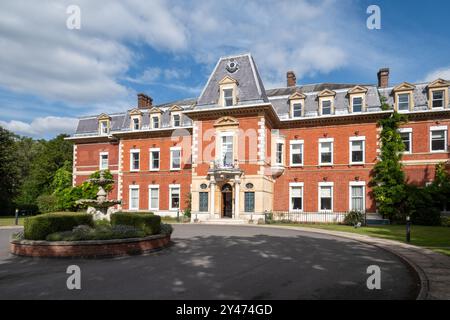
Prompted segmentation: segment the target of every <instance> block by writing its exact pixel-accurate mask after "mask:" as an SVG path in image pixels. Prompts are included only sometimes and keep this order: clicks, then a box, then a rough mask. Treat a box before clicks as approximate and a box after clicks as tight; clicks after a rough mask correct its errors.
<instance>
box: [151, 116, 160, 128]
mask: <svg viewBox="0 0 450 320" xmlns="http://www.w3.org/2000/svg"><path fill="white" fill-rule="evenodd" d="M154 119H158V127H155V122H154ZM150 124H151V127H152V129H161V117H160V116H159V115H152V116H151V117H150Z"/></svg>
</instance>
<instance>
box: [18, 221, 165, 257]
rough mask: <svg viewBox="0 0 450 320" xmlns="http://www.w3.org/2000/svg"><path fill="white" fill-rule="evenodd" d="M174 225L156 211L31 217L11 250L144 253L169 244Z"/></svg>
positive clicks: (30, 252)
mask: <svg viewBox="0 0 450 320" xmlns="http://www.w3.org/2000/svg"><path fill="white" fill-rule="evenodd" d="M171 233H172V226H171V225H167V224H163V223H161V217H159V216H156V215H153V214H152V213H115V214H113V215H112V216H111V223H110V222H109V221H95V222H94V221H93V220H92V216H91V215H89V214H86V213H52V214H45V215H39V216H36V217H32V218H28V219H27V220H26V221H25V224H24V231H23V232H22V233H19V234H16V235H15V237H14V239H13V240H12V241H11V252H12V253H13V254H16V255H20V256H32V257H103V256H120V255H130V254H141V253H145V252H149V251H153V250H158V249H161V248H164V247H166V246H167V245H168V244H169V243H170V235H171Z"/></svg>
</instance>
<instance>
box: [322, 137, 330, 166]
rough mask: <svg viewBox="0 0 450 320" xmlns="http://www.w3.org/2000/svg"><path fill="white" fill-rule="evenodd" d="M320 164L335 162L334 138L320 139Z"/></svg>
mask: <svg viewBox="0 0 450 320" xmlns="http://www.w3.org/2000/svg"><path fill="white" fill-rule="evenodd" d="M319 164H320V165H331V164H333V140H330V139H323V140H322V139H321V140H319Z"/></svg>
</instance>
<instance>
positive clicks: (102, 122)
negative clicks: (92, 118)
mask: <svg viewBox="0 0 450 320" xmlns="http://www.w3.org/2000/svg"><path fill="white" fill-rule="evenodd" d="M97 119H98V133H99V134H100V135H102V136H106V135H108V134H109V131H110V123H111V118H110V117H109V116H108V115H107V114H104V113H102V114H101V115H100V116H99V117H98V118H97Z"/></svg>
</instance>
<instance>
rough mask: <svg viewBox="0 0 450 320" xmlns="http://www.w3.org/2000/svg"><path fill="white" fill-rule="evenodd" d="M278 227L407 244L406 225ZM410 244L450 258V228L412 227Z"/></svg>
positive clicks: (279, 224) (308, 225)
mask: <svg viewBox="0 0 450 320" xmlns="http://www.w3.org/2000/svg"><path fill="white" fill-rule="evenodd" d="M276 225H278V226H297V227H308V228H317V229H326V230H333V231H343V232H350V233H357V234H362V235H367V236H371V237H377V238H383V239H390V240H395V241H400V242H406V226H404V225H387V226H370V227H361V228H354V227H351V226H344V225H332V224H285V223H277V224H276ZM410 244H413V245H416V246H419V247H426V248H429V249H431V250H433V251H436V252H439V253H443V254H445V255H448V256H450V228H449V227H427V226H414V225H413V226H411V242H410Z"/></svg>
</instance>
